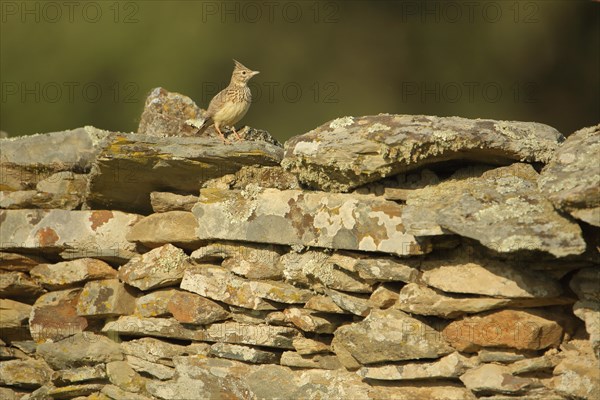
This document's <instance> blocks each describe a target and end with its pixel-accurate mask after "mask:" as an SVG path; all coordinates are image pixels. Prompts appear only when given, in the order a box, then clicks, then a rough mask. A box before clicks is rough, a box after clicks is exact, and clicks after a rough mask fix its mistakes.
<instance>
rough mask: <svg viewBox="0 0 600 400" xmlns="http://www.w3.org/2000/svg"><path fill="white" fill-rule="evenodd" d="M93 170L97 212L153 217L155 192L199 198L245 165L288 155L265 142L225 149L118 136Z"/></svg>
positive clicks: (91, 197)
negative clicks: (206, 184)
mask: <svg viewBox="0 0 600 400" xmlns="http://www.w3.org/2000/svg"><path fill="white" fill-rule="evenodd" d="M109 139H110V140H109V143H108V144H107V145H106V146H105V147H104V148H103V149H102V152H101V153H100V154H99V155H98V157H97V160H96V163H95V164H94V167H93V168H92V173H91V177H90V188H89V193H88V197H87V202H88V204H90V205H91V206H92V207H94V208H111V209H120V210H126V211H132V210H135V211H136V212H142V213H144V214H150V213H151V212H152V204H151V201H150V193H152V192H155V191H170V192H174V193H179V194H193V195H195V194H197V193H198V189H199V188H200V186H201V185H202V184H203V183H204V182H206V181H208V180H210V179H213V178H218V177H221V176H223V175H226V174H232V173H235V172H236V171H238V170H239V169H240V168H242V167H243V166H245V165H254V164H259V165H266V166H269V165H277V164H279V162H280V161H281V158H282V155H283V150H282V149H281V148H280V147H277V146H274V145H272V144H269V143H265V142H255V141H239V142H235V144H231V145H226V144H223V142H222V141H221V140H220V139H219V138H205V137H158V136H149V135H139V134H113V135H111V136H110V138H109Z"/></svg>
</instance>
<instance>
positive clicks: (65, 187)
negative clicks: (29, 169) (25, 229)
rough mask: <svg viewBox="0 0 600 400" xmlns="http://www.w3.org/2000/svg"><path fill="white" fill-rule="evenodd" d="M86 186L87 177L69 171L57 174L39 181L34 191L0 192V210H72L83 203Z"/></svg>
mask: <svg viewBox="0 0 600 400" xmlns="http://www.w3.org/2000/svg"><path fill="white" fill-rule="evenodd" d="M40 169H43V167H41V168H40ZM86 186H87V175H84V174H75V173H73V172H71V171H61V172H57V173H55V174H53V175H50V176H49V177H47V178H45V179H43V180H41V181H39V182H38V183H37V185H36V190H18V191H14V192H10V191H0V208H7V209H20V208H22V209H24V208H47V209H51V208H61V209H64V210H73V209H76V208H79V207H80V206H81V204H82V203H83V200H84V197H85V192H86Z"/></svg>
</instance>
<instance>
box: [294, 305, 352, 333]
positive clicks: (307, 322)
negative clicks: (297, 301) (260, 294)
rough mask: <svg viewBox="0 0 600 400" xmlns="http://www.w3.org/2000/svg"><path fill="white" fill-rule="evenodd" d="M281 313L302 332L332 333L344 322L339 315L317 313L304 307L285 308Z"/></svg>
mask: <svg viewBox="0 0 600 400" xmlns="http://www.w3.org/2000/svg"><path fill="white" fill-rule="evenodd" d="M283 313H284V315H285V318H286V319H287V320H288V321H290V322H291V323H292V324H294V326H296V327H297V328H298V329H300V330H302V331H304V332H314V333H333V332H335V330H336V329H337V328H338V327H339V326H340V325H341V324H342V323H343V322H345V320H344V319H342V318H340V317H339V316H336V315H328V314H325V313H319V312H315V311H311V310H307V309H305V308H296V307H292V308H286V309H285V310H284V311H283Z"/></svg>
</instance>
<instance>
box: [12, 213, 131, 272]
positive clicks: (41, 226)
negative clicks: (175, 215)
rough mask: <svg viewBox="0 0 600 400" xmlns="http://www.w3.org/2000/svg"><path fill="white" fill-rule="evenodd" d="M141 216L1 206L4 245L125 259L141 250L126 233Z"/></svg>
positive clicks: (67, 256)
mask: <svg viewBox="0 0 600 400" xmlns="http://www.w3.org/2000/svg"><path fill="white" fill-rule="evenodd" d="M140 218H141V216H140V215H137V214H127V213H123V212H120V211H108V210H94V211H91V210H90V211H68V210H0V237H1V238H2V239H1V240H0V249H2V250H9V251H12V250H14V251H27V250H29V251H38V252H42V253H59V254H60V255H61V257H63V258H65V259H74V258H86V257H92V258H99V259H102V260H104V261H112V262H118V263H122V262H125V261H127V260H129V259H130V258H132V257H133V256H134V255H135V254H137V253H136V252H135V244H134V243H130V242H128V241H127V240H126V239H125V236H126V234H127V232H128V231H129V229H130V228H131V226H132V225H134V224H135V223H136V222H137V221H138V220H139V219H140Z"/></svg>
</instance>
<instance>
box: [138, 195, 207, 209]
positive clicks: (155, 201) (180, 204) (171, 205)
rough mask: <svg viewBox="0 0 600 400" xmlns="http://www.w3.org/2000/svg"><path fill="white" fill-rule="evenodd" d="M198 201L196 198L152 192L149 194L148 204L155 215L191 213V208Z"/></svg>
mask: <svg viewBox="0 0 600 400" xmlns="http://www.w3.org/2000/svg"><path fill="white" fill-rule="evenodd" d="M197 201H198V196H193V195H188V196H182V195H180V194H175V193H169V192H152V193H150V204H152V210H153V211H154V212H155V213H162V212H168V211H192V207H194V204H196V202H197Z"/></svg>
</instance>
